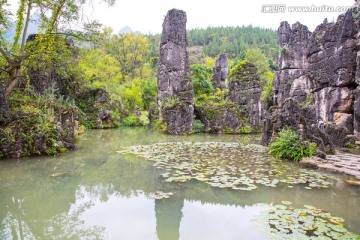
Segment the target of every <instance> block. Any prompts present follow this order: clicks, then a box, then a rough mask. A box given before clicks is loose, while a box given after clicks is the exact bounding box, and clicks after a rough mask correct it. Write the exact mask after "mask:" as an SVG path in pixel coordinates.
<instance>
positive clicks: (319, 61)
mask: <svg viewBox="0 0 360 240" xmlns="http://www.w3.org/2000/svg"><path fill="white" fill-rule="evenodd" d="M359 28H360V27H359V21H358V20H355V19H354V18H353V15H352V11H351V10H349V11H348V12H346V13H345V14H343V15H340V16H339V17H338V19H337V21H336V22H335V23H328V22H327V21H324V22H323V23H322V24H320V25H319V26H318V27H317V28H316V29H315V31H314V32H313V33H311V32H310V31H308V30H307V28H306V27H305V26H303V25H301V24H299V23H295V24H294V25H293V26H292V28H290V25H289V24H288V23H287V22H282V23H281V24H280V27H279V29H278V42H279V45H280V47H281V53H280V56H279V58H278V65H279V67H280V71H279V72H277V73H276V75H275V78H274V82H273V85H274V87H273V89H274V92H275V96H274V99H275V101H274V102H275V105H277V106H278V107H277V108H276V109H277V110H276V111H275V110H272V111H270V112H269V113H267V115H266V116H267V119H266V123H265V125H264V127H267V125H269V122H273V123H274V122H279V119H278V118H279V117H280V116H282V115H284V114H285V112H281V111H286V108H284V107H283V106H282V105H283V104H284V102H286V101H287V99H288V98H291V99H292V100H294V101H295V102H299V103H302V106H303V107H304V106H309V105H311V104H313V105H314V111H315V122H314V124H315V125H321V126H323V129H324V131H323V132H324V134H325V135H327V136H326V138H328V139H330V141H331V142H332V143H334V144H336V145H339V146H344V145H345V144H347V143H349V142H353V141H354V135H356V136H358V137H360V134H359V131H360V123H359V121H360V101H359V100H358V98H359V90H356V89H357V86H358V84H359V82H360V53H358V52H359V51H360V34H359ZM303 107H302V109H299V111H303V110H304V108H303ZM289 121H291V118H290V119H289ZM281 122H284V121H282V120H281ZM285 122H286V121H285ZM289 124H290V126H292V128H294V130H298V129H297V127H295V126H294V125H293V124H292V123H289ZM270 125H271V124H270ZM283 125H284V124H283ZM267 131H269V129H267ZM272 132H274V131H272ZM275 132H276V131H275ZM314 133H315V134H316V131H315V132H314ZM267 134H268V133H266V131H265V132H264V137H263V139H264V142H265V144H266V143H268V142H269V141H270V140H269V136H267ZM309 134H311V132H309ZM307 138H311V136H307Z"/></svg>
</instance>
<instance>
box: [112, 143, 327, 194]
mask: <svg viewBox="0 0 360 240" xmlns="http://www.w3.org/2000/svg"><path fill="white" fill-rule="evenodd" d="M118 152H119V153H124V154H125V153H131V154H136V155H139V156H142V157H144V158H146V159H149V160H151V161H154V162H155V163H154V166H156V167H157V168H159V169H162V170H164V171H165V172H164V173H163V174H162V177H164V178H165V181H167V182H187V181H190V180H198V181H201V182H204V183H207V184H209V185H211V186H213V187H219V188H231V189H234V190H247V191H250V190H254V189H256V188H257V187H258V186H259V185H264V186H268V187H276V186H277V185H278V184H287V186H288V187H290V188H292V187H293V186H294V185H301V186H303V187H305V188H306V189H312V188H328V187H329V185H331V183H330V182H329V181H328V180H329V178H330V176H328V175H326V174H322V173H319V172H316V171H311V170H307V169H299V168H298V167H297V166H294V165H291V164H281V163H280V162H279V161H280V160H276V159H274V158H272V157H271V156H269V155H268V154H266V148H265V147H263V146H260V145H255V144H241V143H233V142H169V143H157V144H152V145H142V146H132V147H128V148H126V149H124V150H122V151H118Z"/></svg>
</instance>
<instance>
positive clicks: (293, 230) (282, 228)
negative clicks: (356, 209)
mask: <svg viewBox="0 0 360 240" xmlns="http://www.w3.org/2000/svg"><path fill="white" fill-rule="evenodd" d="M282 203H283V204H285V205H275V206H273V207H272V208H271V209H270V211H269V214H268V215H267V217H265V219H263V218H260V221H262V222H264V221H265V223H267V224H268V225H269V226H270V234H271V236H272V237H271V239H353V240H358V239H360V236H358V235H356V234H354V233H351V232H349V231H348V230H347V229H346V228H345V227H344V226H343V225H342V224H338V223H343V222H344V219H342V218H340V217H335V216H332V215H331V214H330V213H328V212H325V210H323V209H318V208H316V207H314V206H311V205H305V206H304V208H297V209H294V208H293V207H292V206H291V202H288V201H282ZM265 216H266V215H265ZM315 236H316V237H315Z"/></svg>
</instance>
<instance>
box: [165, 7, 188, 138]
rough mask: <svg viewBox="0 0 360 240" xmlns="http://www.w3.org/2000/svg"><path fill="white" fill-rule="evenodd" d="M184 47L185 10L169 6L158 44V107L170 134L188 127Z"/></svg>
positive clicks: (186, 75)
mask: <svg viewBox="0 0 360 240" xmlns="http://www.w3.org/2000/svg"><path fill="white" fill-rule="evenodd" d="M186 47H187V37H186V13H185V12H184V11H181V10H177V9H172V10H169V11H168V13H167V15H166V17H165V20H164V23H163V32H162V36H161V44H160V60H159V68H158V109H159V119H160V120H161V121H165V124H166V125H167V132H168V133H170V134H183V133H191V131H192V119H193V112H194V92H193V86H192V82H191V76H190V67H189V57H188V53H187V50H186Z"/></svg>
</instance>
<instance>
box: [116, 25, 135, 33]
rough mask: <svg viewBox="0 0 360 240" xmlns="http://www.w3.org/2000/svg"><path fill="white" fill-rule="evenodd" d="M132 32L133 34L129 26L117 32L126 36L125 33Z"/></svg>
mask: <svg viewBox="0 0 360 240" xmlns="http://www.w3.org/2000/svg"><path fill="white" fill-rule="evenodd" d="M132 32H133V30H132V29H131V27H129V26H125V27H123V28H122V29H120V30H119V34H126V33H132Z"/></svg>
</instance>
